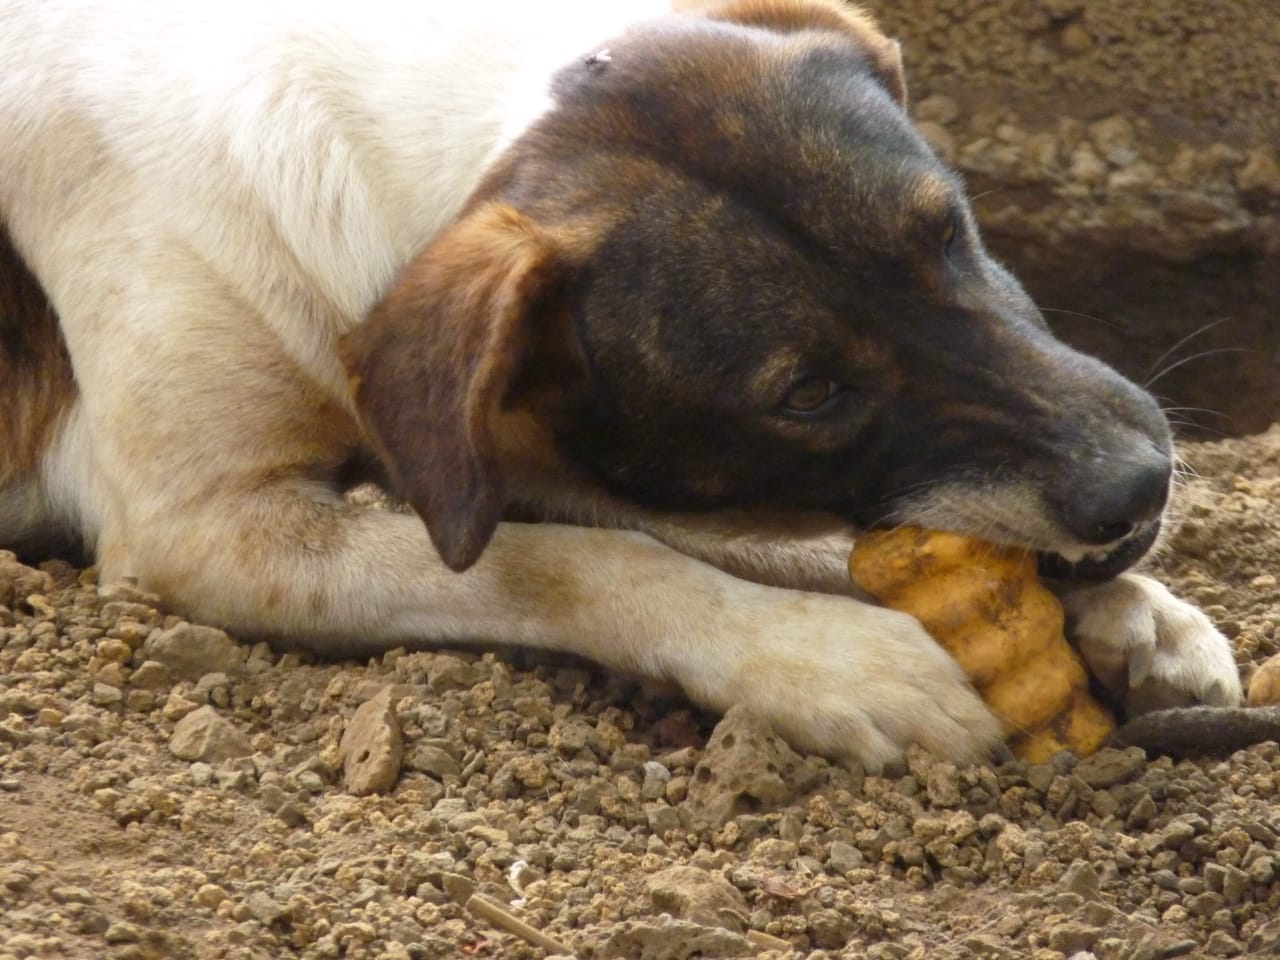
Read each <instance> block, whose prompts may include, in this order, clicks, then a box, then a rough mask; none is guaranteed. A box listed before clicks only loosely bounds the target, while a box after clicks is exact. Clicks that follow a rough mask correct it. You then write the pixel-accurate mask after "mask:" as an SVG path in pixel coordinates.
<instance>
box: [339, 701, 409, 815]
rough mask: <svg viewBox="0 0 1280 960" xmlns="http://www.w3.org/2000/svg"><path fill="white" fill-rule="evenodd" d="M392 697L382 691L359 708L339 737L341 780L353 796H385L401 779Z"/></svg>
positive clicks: (400, 748)
mask: <svg viewBox="0 0 1280 960" xmlns="http://www.w3.org/2000/svg"><path fill="white" fill-rule="evenodd" d="M391 694H392V690H391V688H390V687H384V688H383V689H382V690H381V691H380V692H379V693H378V694H377V695H376V696H374V697H373V698H371V699H369V700H366V701H365V702H364V703H362V704H360V706H359V707H357V708H356V712H355V713H354V714H353V715H352V717H351V719H350V720H349V721H348V722H347V729H346V731H345V732H344V733H343V734H342V742H341V743H340V744H339V746H338V749H339V752H340V753H341V754H342V777H343V780H344V781H345V782H346V785H347V789H348V790H350V791H351V792H352V793H355V794H359V795H364V794H368V793H385V792H386V791H387V790H390V789H391V787H392V786H394V785H395V782H396V779H397V778H398V777H399V776H400V760H401V758H402V755H403V750H404V745H403V741H402V739H401V736H400V722H399V720H397V719H396V712H395V708H394V707H393V705H392V702H391Z"/></svg>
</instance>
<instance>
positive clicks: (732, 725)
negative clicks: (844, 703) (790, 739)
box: [681, 706, 813, 830]
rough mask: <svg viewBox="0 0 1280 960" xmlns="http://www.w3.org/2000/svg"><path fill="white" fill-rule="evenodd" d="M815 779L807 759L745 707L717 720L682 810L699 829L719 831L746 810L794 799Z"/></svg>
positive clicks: (767, 806) (734, 708)
mask: <svg viewBox="0 0 1280 960" xmlns="http://www.w3.org/2000/svg"><path fill="white" fill-rule="evenodd" d="M812 781H813V773H812V771H811V770H810V769H809V767H808V765H807V764H806V763H805V762H804V761H803V759H802V758H801V757H800V756H799V754H797V753H796V752H795V751H794V750H792V749H791V748H790V747H789V746H787V744H786V743H785V742H783V740H782V739H781V738H780V737H779V736H778V735H777V734H775V733H774V732H773V730H772V729H771V728H770V727H769V725H768V724H766V723H765V722H764V721H762V720H760V719H759V718H758V717H756V716H755V715H754V714H753V713H751V711H750V710H748V709H747V708H746V707H744V706H735V707H732V708H731V709H730V710H729V712H728V713H726V714H725V715H724V717H723V719H721V721H720V722H719V723H718V724H716V728H715V730H714V731H713V732H712V734H711V739H710V740H708V741H707V748H706V750H705V751H704V752H703V756H702V759H701V760H700V761H699V762H698V765H697V766H696V767H694V770H693V776H692V778H690V781H689V793H688V796H687V797H686V798H685V800H684V803H683V804H682V805H681V808H682V809H683V810H684V811H685V813H686V814H687V815H688V816H689V819H690V822H691V823H692V824H693V825H694V826H695V827H697V828H710V829H714V830H718V829H720V828H721V827H723V826H724V825H725V824H726V823H728V822H729V821H730V820H732V819H733V818H734V817H736V816H738V815H739V814H743V813H757V812H759V811H761V810H768V809H772V808H775V807H778V806H781V805H782V804H784V803H786V802H788V801H789V800H790V799H791V798H792V797H794V796H795V795H796V794H798V793H800V792H801V791H803V790H805V789H806V788H807V787H808V786H809V784H810V783H812Z"/></svg>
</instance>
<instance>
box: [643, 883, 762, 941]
mask: <svg viewBox="0 0 1280 960" xmlns="http://www.w3.org/2000/svg"><path fill="white" fill-rule="evenodd" d="M647 887H648V891H649V899H650V900H652V901H653V907H654V909H655V910H657V911H659V912H660V913H669V914H671V915H672V916H674V917H677V918H678V919H681V920H689V921H691V922H693V923H699V924H702V925H703V926H708V927H724V928H725V929H726V930H732V931H734V932H735V933H743V932H745V931H746V928H747V913H748V910H747V902H746V900H744V899H743V897H742V894H741V893H739V892H738V890H737V888H736V887H734V886H733V884H731V883H730V882H729V881H728V880H726V879H725V878H724V877H723V876H722V875H721V874H718V873H710V872H708V871H706V870H701V869H699V868H698V867H690V866H676V867H668V868H667V869H666V870H662V871H660V872H658V873H655V874H654V875H653V876H651V877H650V878H649V882H648V884H647Z"/></svg>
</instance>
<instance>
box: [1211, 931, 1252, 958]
mask: <svg viewBox="0 0 1280 960" xmlns="http://www.w3.org/2000/svg"><path fill="white" fill-rule="evenodd" d="M1204 952H1205V953H1207V954H1209V956H1211V957H1234V956H1236V955H1237V954H1240V953H1243V952H1244V947H1243V946H1241V944H1240V941H1239V940H1237V939H1236V938H1235V937H1233V936H1231V934H1229V933H1227V932H1226V931H1225V930H1215V931H1213V933H1211V934H1210V935H1209V939H1208V940H1206V941H1205V943H1204Z"/></svg>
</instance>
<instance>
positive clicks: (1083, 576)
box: [1036, 518, 1160, 583]
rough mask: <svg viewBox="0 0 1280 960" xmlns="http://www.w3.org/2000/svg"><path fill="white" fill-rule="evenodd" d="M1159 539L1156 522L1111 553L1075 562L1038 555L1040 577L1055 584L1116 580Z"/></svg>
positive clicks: (1049, 554) (1050, 555)
mask: <svg viewBox="0 0 1280 960" xmlns="http://www.w3.org/2000/svg"><path fill="white" fill-rule="evenodd" d="M1159 536H1160V520H1159V518H1157V519H1155V520H1152V521H1150V522H1149V523H1147V524H1146V525H1145V526H1143V527H1142V528H1141V529H1140V530H1138V532H1136V533H1134V534H1133V535H1132V536H1130V537H1129V538H1128V539H1127V540H1125V541H1124V542H1123V543H1121V544H1119V545H1118V546H1116V547H1114V548H1113V549H1111V550H1110V551H1107V552H1105V553H1100V554H1087V555H1085V556H1084V557H1083V558H1081V559H1080V560H1077V561H1072V560H1068V559H1067V558H1066V557H1064V556H1062V554H1060V553H1048V552H1041V553H1039V554H1037V564H1036V566H1037V569H1038V571H1039V574H1040V576H1042V577H1049V578H1052V579H1058V580H1082V581H1086V582H1089V583H1097V582H1100V581H1103V580H1110V579H1112V578H1113V577H1116V576H1118V575H1120V574H1122V573H1124V572H1125V571H1126V570H1128V569H1129V568H1130V567H1132V566H1133V565H1134V564H1135V563H1137V562H1138V561H1139V560H1141V559H1142V558H1143V557H1145V556H1146V555H1147V552H1148V551H1149V550H1150V549H1151V548H1152V547H1153V546H1155V542H1156V540H1157V539H1158V538H1159Z"/></svg>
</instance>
